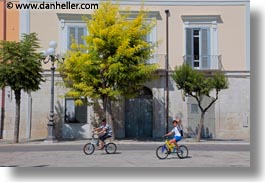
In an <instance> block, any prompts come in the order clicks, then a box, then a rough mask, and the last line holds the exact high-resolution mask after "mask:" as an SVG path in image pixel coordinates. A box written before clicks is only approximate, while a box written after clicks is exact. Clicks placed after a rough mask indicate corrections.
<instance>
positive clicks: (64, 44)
mask: <svg viewBox="0 0 265 182" xmlns="http://www.w3.org/2000/svg"><path fill="white" fill-rule="evenodd" d="M70 27H74V28H85V30H86V34H85V35H88V30H87V26H86V23H85V22H82V21H80V22H71V21H68V22H65V20H61V29H60V43H61V50H60V51H61V53H62V54H65V53H66V52H67V51H68V50H69V49H68V43H69V41H71V40H69V39H70V35H69V28H70Z"/></svg>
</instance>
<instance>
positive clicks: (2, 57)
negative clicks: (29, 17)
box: [0, 33, 43, 91]
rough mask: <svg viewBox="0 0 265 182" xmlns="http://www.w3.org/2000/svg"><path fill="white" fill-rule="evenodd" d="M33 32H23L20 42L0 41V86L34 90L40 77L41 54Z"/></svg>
mask: <svg viewBox="0 0 265 182" xmlns="http://www.w3.org/2000/svg"><path fill="white" fill-rule="evenodd" d="M38 48H39V43H38V39H37V36H36V34H35V33H32V34H29V35H27V34H24V35H23V37H22V40H21V41H20V42H14V41H1V42H0V87H4V86H10V87H11V88H12V89H13V90H15V91H20V90H24V91H36V90H38V89H39V84H40V82H41V81H43V79H42V75H41V71H42V69H41V62H40V57H41V54H40V53H37V49H38Z"/></svg>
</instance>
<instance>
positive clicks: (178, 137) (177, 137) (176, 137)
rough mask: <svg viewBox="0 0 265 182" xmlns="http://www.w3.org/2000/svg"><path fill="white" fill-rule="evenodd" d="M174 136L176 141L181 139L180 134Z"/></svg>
mask: <svg viewBox="0 0 265 182" xmlns="http://www.w3.org/2000/svg"><path fill="white" fill-rule="evenodd" d="M174 138H175V139H176V141H177V142H178V141H180V140H181V139H182V137H181V136H174Z"/></svg>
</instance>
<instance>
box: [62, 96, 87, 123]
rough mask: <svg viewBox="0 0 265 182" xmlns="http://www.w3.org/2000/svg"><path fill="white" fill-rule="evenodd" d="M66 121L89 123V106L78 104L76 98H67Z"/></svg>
mask: <svg viewBox="0 0 265 182" xmlns="http://www.w3.org/2000/svg"><path fill="white" fill-rule="evenodd" d="M65 122H66V123H87V106H86V105H82V106H76V105H75V103H74V99H71V98H67V99H65Z"/></svg>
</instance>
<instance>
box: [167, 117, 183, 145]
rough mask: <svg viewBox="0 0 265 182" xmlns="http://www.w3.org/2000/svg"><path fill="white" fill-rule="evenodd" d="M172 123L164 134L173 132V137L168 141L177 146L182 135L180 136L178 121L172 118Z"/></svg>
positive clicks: (168, 134)
mask: <svg viewBox="0 0 265 182" xmlns="http://www.w3.org/2000/svg"><path fill="white" fill-rule="evenodd" d="M172 123H173V126H174V128H173V129H172V130H171V131H170V132H169V133H167V134H165V135H164V136H170V135H172V134H173V133H174V138H173V139H172V140H170V141H169V142H170V143H174V144H175V146H176V147H177V148H178V144H177V142H178V141H180V140H181V139H182V137H181V134H180V132H179V130H178V121H177V120H174V121H172Z"/></svg>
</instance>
